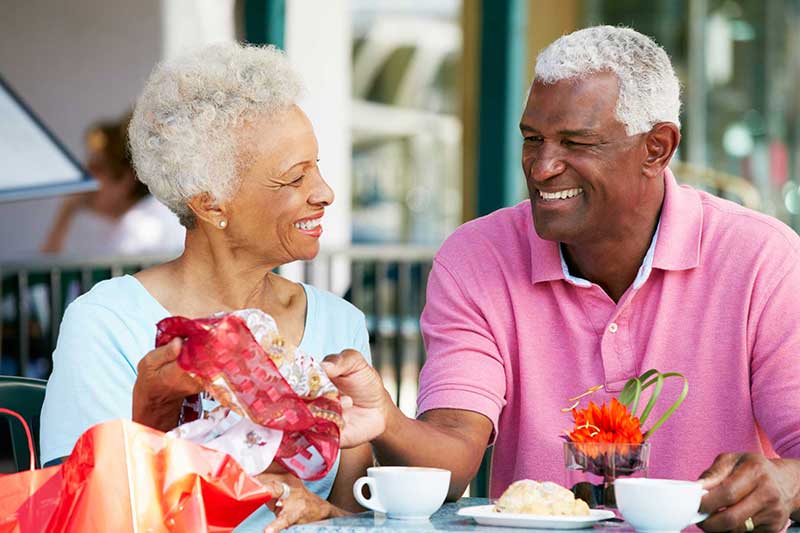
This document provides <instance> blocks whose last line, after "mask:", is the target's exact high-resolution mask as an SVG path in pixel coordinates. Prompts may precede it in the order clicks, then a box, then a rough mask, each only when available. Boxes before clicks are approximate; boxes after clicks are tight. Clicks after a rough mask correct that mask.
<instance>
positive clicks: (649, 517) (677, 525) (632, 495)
mask: <svg viewBox="0 0 800 533" xmlns="http://www.w3.org/2000/svg"><path fill="white" fill-rule="evenodd" d="M706 492H708V491H706V490H704V489H703V486H702V485H701V484H700V482H698V481H681V480H675V479H654V478H618V479H616V480H614V494H615V495H616V498H617V507H618V508H619V511H620V513H622V517H623V518H625V521H626V522H628V524H630V525H631V526H632V527H633V528H634V529H635V530H636V531H641V532H647V533H673V532H677V531H680V530H681V529H683V528H685V527H688V526H690V525H692V524H696V523H698V522H702V521H703V520H705V519H706V518H708V515H707V514H703V513H700V512H699V509H700V499H701V498H702V497H703V494H705V493H706Z"/></svg>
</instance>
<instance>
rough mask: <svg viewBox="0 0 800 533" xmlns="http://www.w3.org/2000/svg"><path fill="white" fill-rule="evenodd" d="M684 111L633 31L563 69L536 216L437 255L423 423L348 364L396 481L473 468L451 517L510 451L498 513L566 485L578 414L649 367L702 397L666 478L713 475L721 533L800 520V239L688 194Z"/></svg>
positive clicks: (536, 168) (541, 88) (334, 363)
mask: <svg viewBox="0 0 800 533" xmlns="http://www.w3.org/2000/svg"><path fill="white" fill-rule="evenodd" d="M679 109H680V99H679V84H678V80H677V78H676V76H675V73H674V71H673V68H672V65H671V64H670V61H669V58H668V57H667V55H666V53H665V52H664V50H663V49H661V48H660V47H659V46H658V45H657V44H656V43H654V42H653V41H652V40H651V39H649V38H648V37H646V36H644V35H641V34H639V33H637V32H635V31H633V30H631V29H626V28H614V27H608V26H603V27H595V28H588V29H584V30H581V31H577V32H575V33H573V34H570V35H567V36H564V37H562V38H560V39H559V40H557V41H556V42H554V43H553V44H551V45H550V46H549V47H548V48H547V49H546V50H544V51H543V52H542V54H541V55H540V56H539V58H538V60H537V63H536V75H535V79H534V82H533V86H532V87H531V90H530V95H529V97H528V102H527V105H526V107H525V110H524V113H523V115H522V119H521V121H520V129H521V132H522V137H523V139H524V140H523V155H522V166H523V170H524V172H525V176H526V181H527V186H528V191H529V193H530V200H529V201H525V202H523V203H521V204H519V205H517V206H516V207H512V208H508V209H501V210H499V211H497V212H495V213H493V214H491V215H489V216H486V217H483V218H481V219H478V220H475V221H472V222H469V223H467V224H465V225H464V226H462V227H461V228H459V229H458V230H457V231H456V232H455V233H454V234H453V235H452V236H451V237H450V238H449V239H448V240H447V242H445V243H444V245H443V246H442V248H441V250H440V251H439V253H438V254H437V257H436V259H435V261H434V266H433V270H432V272H431V275H430V279H429V281H428V302H427V305H426V308H425V311H424V313H423V316H422V327H423V333H424V337H425V342H426V348H427V353H428V359H427V362H426V364H425V368H424V369H423V371H422V374H421V376H420V392H419V418H418V420H411V419H408V418H406V417H404V416H403V415H402V414H401V413H400V412H399V411H398V410H397V409H396V408H395V407H394V405H393V404H392V402H391V400H390V399H389V398H388V396H387V395H386V394H385V392H384V391H383V389H382V387H381V383H380V378H379V377H378V376H377V374H376V373H375V372H374V370H372V369H371V368H370V367H369V366H368V365H367V364H366V363H365V362H364V361H363V360H362V359H360V357H359V356H358V355H356V354H349V353H345V354H342V355H339V356H335V357H332V358H329V360H328V362H327V363H326V365H327V367H328V371H329V373H330V374H331V375H333V376H337V377H336V381H337V382H338V384H339V385H340V386H341V387H342V389H343V390H344V391H346V392H347V393H348V394H349V395H351V396H352V399H353V402H354V406H353V408H352V409H351V410H350V413H349V414H348V418H349V424H350V425H349V429H348V435H347V437H348V438H349V439H351V440H352V441H353V442H356V441H359V440H363V439H366V438H369V439H372V440H373V446H374V449H375V451H376V454H377V456H378V458H379V460H380V461H381V462H382V463H384V464H408V465H420V466H422V465H430V466H434V465H435V466H439V467H442V468H447V469H449V470H451V471H452V473H453V477H452V486H451V492H450V495H451V497H457V496H458V495H460V494H461V492H462V491H463V490H464V488H465V487H466V485H467V483H468V482H469V480H470V479H471V478H472V477H473V476H474V474H475V472H476V471H477V469H478V466H479V463H480V461H481V457H482V455H483V451H484V449H485V448H486V446H487V445H492V444H493V445H494V459H493V465H492V484H491V493H492V496H494V497H497V496H498V495H499V493H500V492H501V491H503V489H505V488H506V486H508V485H509V484H510V483H511V482H513V481H514V480H517V479H520V478H535V479H549V480H554V481H563V479H564V466H563V464H564V463H563V461H564V459H563V452H562V441H561V440H560V439H559V435H560V434H561V433H562V432H563V430H564V429H565V428H568V427H570V426H571V425H572V420H571V417H570V416H569V415H568V414H565V413H564V412H562V411H561V409H562V408H563V407H565V406H569V402H567V401H566V398H568V397H570V396H574V395H575V394H577V393H580V392H582V391H584V390H586V389H587V388H589V387H592V386H594V385H598V384H602V385H603V387H602V389H601V390H599V391H597V392H596V393H594V395H593V396H592V397H591V399H592V400H594V401H595V402H597V403H600V402H604V401H605V402H607V401H609V400H610V399H611V398H612V397H615V396H617V395H618V394H619V392H620V390H621V389H622V387H623V385H624V384H625V382H626V380H628V379H629V378H631V377H633V376H637V375H639V374H641V373H642V372H643V371H645V370H647V369H649V368H657V369H659V370H662V371H670V372H680V373H682V374H684V375H685V376H686V377H687V378H688V381H689V384H690V386H691V391H690V394H689V396H688V398H687V400H686V401H685V403H684V404H683V405H682V406H681V407H680V409H678V411H677V412H676V413H675V414H674V415H673V416H672V418H671V419H669V420H668V421H667V422H666V423H665V424H664V425H663V426H662V427H661V428H660V429H659V430H658V432H656V433H654V434H653V436H652V438H651V439H650V441H651V445H652V452H651V455H652V457H651V462H650V463H651V464H650V475H651V476H653V477H670V478H684V479H695V478H697V477H698V476H700V475H702V477H703V478H704V483H705V485H706V487H707V488H709V490H710V492H709V493H708V494H707V495H706V496H705V497H704V499H703V505H702V508H703V509H704V510H706V511H708V512H710V513H712V515H711V517H710V518H708V519H707V520H706V521H705V522H704V523H702V524H701V526H702V527H703V528H704V529H706V530H708V531H722V530H741V531H745V530H747V531H750V530H753V529H754V528H757V529H758V530H759V531H778V530H780V529H781V528H783V527H784V526H785V524H786V522H787V519H788V518H789V516H790V514H792V513H794V518H797V515H798V514H800V512H799V510H800V460H798V458H800V372H799V371H798V369H800V327H798V326H800V304H798V302H797V298H798V295H799V294H800V239H799V238H798V236H797V235H796V234H795V233H794V232H792V231H791V230H790V229H789V228H787V227H786V226H784V225H783V224H781V223H780V222H778V221H777V220H774V219H772V218H770V217H767V216H764V215H761V214H759V213H755V212H752V211H748V210H747V209H744V208H742V207H739V206H737V205H735V204H733V203H730V202H727V201H724V200H721V199H719V198H715V197H713V196H711V195H708V194H706V193H703V192H700V191H697V190H694V189H692V188H689V187H686V186H679V185H678V184H677V183H676V181H675V178H674V177H673V175H672V174H671V173H670V171H669V169H668V167H667V165H668V164H669V162H670V159H671V158H672V157H673V155H674V153H675V150H676V148H677V146H678V142H679V141H680V123H679V119H678V114H679ZM674 385H675V386H674V387H673V384H670V383H667V384H665V386H664V389H663V391H662V397H670V396H671V397H676V396H677V395H678V393H679V390H680V389H679V388H677V387H679V386H680V384H674ZM662 401H664V400H662ZM669 403H671V402H669ZM724 452H736V453H724Z"/></svg>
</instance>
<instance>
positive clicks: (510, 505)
mask: <svg viewBox="0 0 800 533" xmlns="http://www.w3.org/2000/svg"><path fill="white" fill-rule="evenodd" d="M495 509H496V510H497V512H499V513H517V514H531V515H543V516H588V515H589V506H588V505H587V504H586V502H585V501H583V500H577V499H575V496H574V495H573V494H572V492H571V491H570V490H569V489H566V488H564V487H562V486H561V485H559V484H558V483H553V482H552V481H544V482H539V481H533V480H531V479H522V480H520V481H515V482H514V483H512V484H511V485H509V487H508V488H507V489H506V491H505V492H504V493H503V495H502V496H500V499H499V500H497V502H496V503H495Z"/></svg>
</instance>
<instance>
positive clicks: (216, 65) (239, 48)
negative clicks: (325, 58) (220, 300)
mask: <svg viewBox="0 0 800 533" xmlns="http://www.w3.org/2000/svg"><path fill="white" fill-rule="evenodd" d="M299 92H300V81H299V79H298V77H297V75H296V74H295V73H294V71H293V70H292V68H291V67H290V65H289V62H288V60H287V59H286V56H285V55H284V53H283V52H281V51H280V50H278V49H276V48H274V47H272V46H269V47H259V46H243V45H240V44H236V43H227V44H217V45H213V46H210V47H206V48H203V49H201V50H198V51H196V52H194V53H191V54H189V55H186V56H183V57H179V58H176V59H174V60H170V61H167V62H164V63H162V64H160V65H158V66H157V67H156V68H155V69H154V70H153V73H152V74H151V75H150V78H149V79H148V81H147V84H146V85H145V87H144V90H143V91H142V95H141V96H140V97H139V100H138V102H137V103H136V108H135V110H134V112H133V118H132V119H131V125H130V130H129V133H130V148H131V155H132V157H133V162H134V165H135V167H136V173H137V175H138V177H139V179H140V180H141V181H142V182H144V183H145V184H146V185H147V186H148V188H149V189H150V192H151V193H152V194H153V196H155V197H156V198H157V199H158V200H160V201H161V202H162V203H164V204H165V205H166V206H167V207H169V208H170V209H171V210H172V211H173V212H174V213H175V214H176V215H178V218H179V219H180V221H181V223H182V224H183V225H184V226H186V227H189V228H191V227H193V225H194V215H193V213H192V212H191V210H190V209H189V207H188V202H189V200H190V199H191V198H192V197H193V196H195V195H196V194H200V193H203V192H208V193H210V194H211V195H212V197H213V198H214V199H215V200H216V201H224V200H227V199H229V198H230V197H231V196H232V195H233V194H234V193H235V192H236V190H237V189H238V186H239V181H240V172H241V170H242V169H243V168H244V165H245V164H246V161H245V160H243V159H242V157H241V156H242V147H241V146H240V145H239V142H240V140H241V139H240V137H241V136H240V135H237V129H239V128H240V126H243V125H244V124H245V123H247V122H248V121H250V120H252V119H254V118H256V117H259V116H265V115H267V116H270V115H275V114H279V113H281V112H284V111H287V110H288V109H289V108H290V107H291V106H292V105H293V104H294V103H295V100H296V99H297V97H298V95H299Z"/></svg>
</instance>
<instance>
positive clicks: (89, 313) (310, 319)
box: [41, 276, 371, 531]
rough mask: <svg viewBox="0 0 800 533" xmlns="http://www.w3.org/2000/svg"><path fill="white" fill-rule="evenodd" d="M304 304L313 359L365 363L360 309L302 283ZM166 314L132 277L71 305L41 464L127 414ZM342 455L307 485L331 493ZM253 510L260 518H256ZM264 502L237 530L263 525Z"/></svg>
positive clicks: (51, 386)
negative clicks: (345, 357)
mask: <svg viewBox="0 0 800 533" xmlns="http://www.w3.org/2000/svg"><path fill="white" fill-rule="evenodd" d="M303 289H304V290H305V293H306V299H307V302H308V303H307V308H306V321H305V332H304V334H303V339H302V341H301V342H300V349H301V350H302V351H303V352H305V353H307V354H309V355H312V356H314V357H317V358H318V359H321V358H323V357H325V356H326V355H329V354H332V353H339V352H341V351H342V350H345V349H355V350H358V351H359V352H361V353H362V354H363V355H364V357H365V358H366V359H367V361H370V360H371V359H370V352H369V335H368V333H367V327H366V322H365V320H364V314H363V313H362V312H361V311H359V310H358V309H356V308H355V307H354V306H352V305H351V304H350V303H348V302H346V301H344V300H342V299H341V298H339V297H337V296H334V295H333V294H331V293H329V292H326V291H322V290H319V289H316V288H314V287H312V286H310V285H305V284H304V285H303ZM168 316H169V312H168V311H167V310H166V309H164V307H162V306H161V304H159V303H158V301H157V300H155V298H153V297H152V296H151V295H150V293H149V292H147V290H146V289H145V288H144V287H143V286H142V284H141V283H139V281H138V280H137V279H136V278H134V277H133V276H122V277H118V278H113V279H110V280H106V281H102V282H100V283H98V284H97V285H95V286H94V287H93V288H92V290H90V291H89V292H87V293H86V294H84V295H83V296H81V297H79V298H78V299H76V300H75V301H74V302H72V304H70V305H69V307H68V308H67V310H66V312H65V313H64V319H63V321H62V322H61V330H60V332H59V335H58V344H57V345H56V350H55V352H53V373H52V374H51V375H50V379H49V381H48V382H47V393H46V395H45V399H44V405H43V407H42V417H41V459H42V464H44V463H47V462H49V461H52V460H54V459H57V458H60V457H64V456H67V455H69V454H70V452H71V451H72V447H73V446H74V445H75V442H76V441H77V440H78V437H79V436H80V435H81V434H82V433H83V432H84V431H86V430H87V429H89V428H90V427H91V426H93V425H95V424H98V423H100V422H105V421H107V420H114V419H117V418H130V416H131V411H132V392H133V384H134V382H135V381H136V367H137V364H138V363H139V360H140V359H141V358H142V357H144V355H145V354H146V353H147V352H149V351H150V350H152V349H153V348H154V347H155V338H156V323H157V322H158V321H159V320H161V319H162V318H166V317H168ZM338 468H339V461H338V459H337V461H336V464H335V465H334V467H333V468H332V469H331V471H330V472H329V473H328V475H327V476H325V477H324V478H322V479H321V480H319V481H315V482H310V483H307V486H308V488H309V489H310V490H312V491H313V492H314V493H316V494H317V495H319V496H320V497H322V498H324V499H327V497H328V495H329V494H330V491H331V487H332V486H333V481H334V479H335V477H336V472H337V470H338ZM257 515H258V516H257ZM271 520H272V513H270V512H269V511H268V510H267V508H266V507H262V509H260V510H259V511H257V512H256V513H254V514H253V515H252V516H251V517H250V518H248V519H247V520H246V521H245V523H243V524H242V526H240V528H237V531H240V530H241V531H244V530H245V529H247V530H249V528H247V527H245V526H248V525H249V526H252V527H253V530H258V531H262V530H263V527H264V525H265V524H266V523H268V522H270V521H271Z"/></svg>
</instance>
